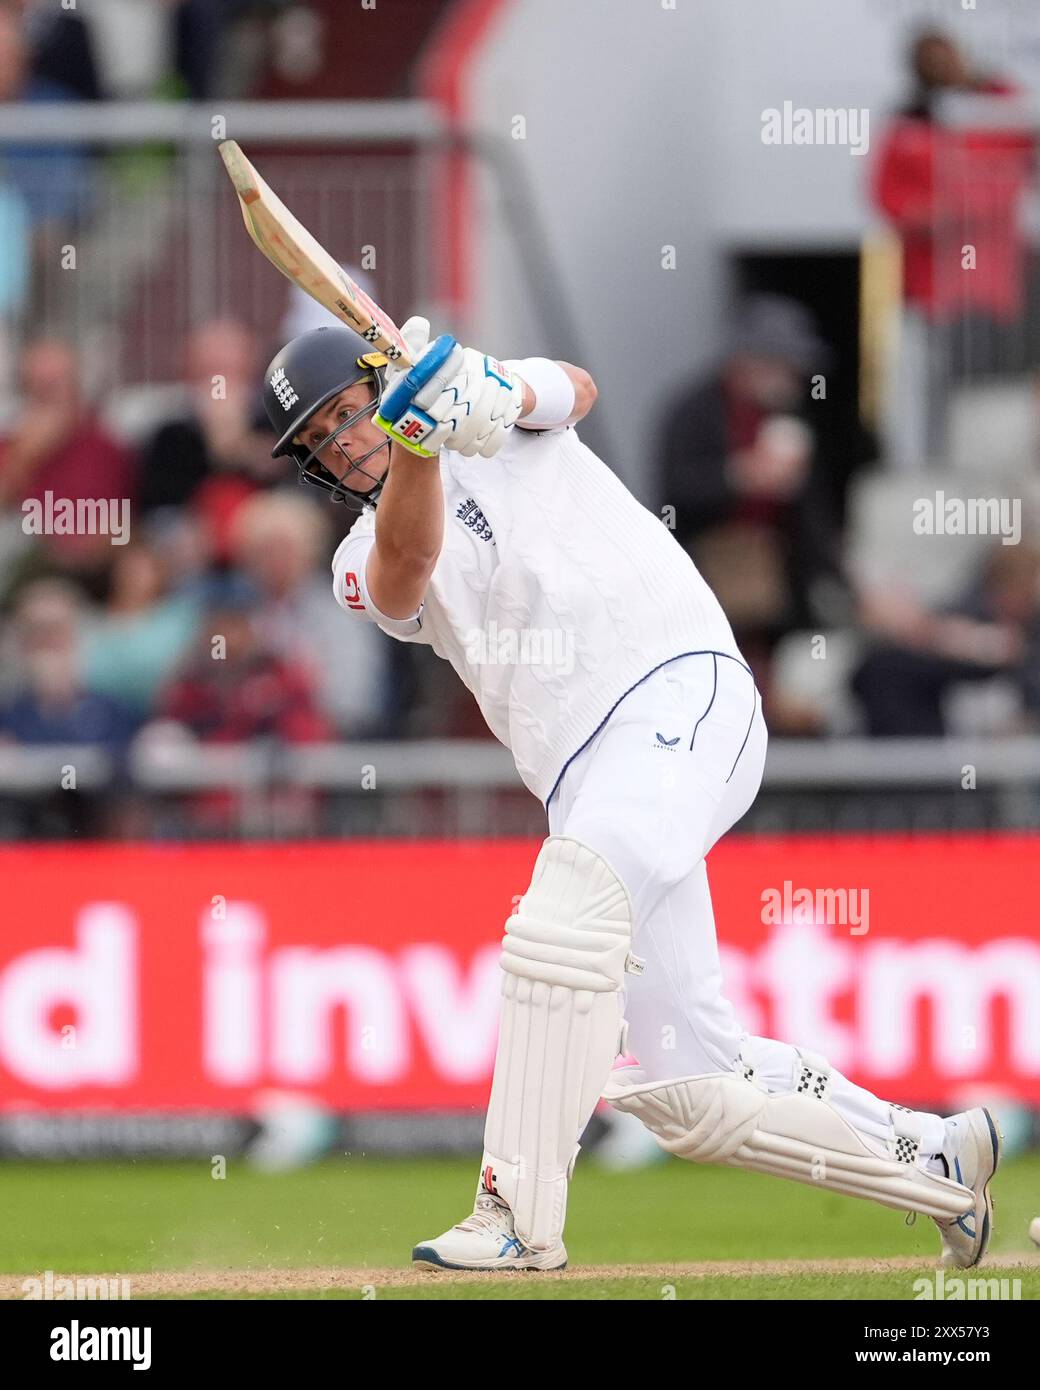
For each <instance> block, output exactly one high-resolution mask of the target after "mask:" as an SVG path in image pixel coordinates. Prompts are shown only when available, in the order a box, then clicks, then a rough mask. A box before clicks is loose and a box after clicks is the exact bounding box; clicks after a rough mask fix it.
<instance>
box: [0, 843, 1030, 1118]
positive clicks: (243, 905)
mask: <svg viewBox="0 0 1040 1390" xmlns="http://www.w3.org/2000/svg"><path fill="white" fill-rule="evenodd" d="M537 848H538V846H537V844H536V843H534V842H530V841H470V842H461V843H460V842H457V841H453V842H446V843H443V844H441V843H431V842H428V841H427V842H422V843H413V842H401V841H396V842H380V843H366V842H360V841H349V842H346V843H342V844H320V845H301V846H286V845H269V846H268V845H265V846H239V845H220V846H188V847H184V846H178V847H170V848H160V847H152V846H122V847H115V846H113V847H106V846H71V847H70V846H55V847H44V846H39V847H32V848H26V849H6V850H3V851H0V874H2V880H3V885H4V894H3V919H2V926H0V1108H2V1109H5V1110H7V1111H12V1110H24V1109H38V1108H40V1107H44V1108H46V1109H50V1110H55V1109H66V1110H73V1109H88V1108H90V1109H93V1108H99V1107H101V1108H106V1109H108V1108H117V1109H124V1110H150V1111H156V1110H188V1109H190V1110H193V1111H199V1110H220V1111H240V1112H241V1111H245V1110H248V1109H249V1108H250V1107H251V1104H252V1101H253V1098H254V1097H255V1096H256V1094H257V1093H258V1092H259V1091H262V1090H265V1089H279V1090H295V1091H299V1092H300V1093H301V1094H304V1095H309V1096H313V1097H314V1098H315V1099H318V1100H320V1101H322V1102H323V1103H325V1104H327V1105H329V1106H331V1107H334V1108H336V1109H340V1110H355V1109H364V1110H373V1109H381V1108H384V1109H394V1110H414V1109H458V1108H462V1107H467V1106H474V1105H475V1106H481V1105H483V1103H484V1101H485V1099H486V1096H487V1091H488V1085H489V1081H490V1070H491V1064H492V1060H493V1057H494V1047H495V1036H496V1026H497V1003H498V985H499V976H498V965H497V955H498V943H499V941H500V938H501V929H502V925H503V923H504V921H505V919H506V917H507V915H508V914H509V912H510V911H511V910H512V908H513V905H514V903H515V900H516V898H517V897H518V896H519V895H520V894H521V893H522V892H523V891H524V889H525V887H526V886H527V882H528V879H529V876H530V871H531V867H532V865H533V862H534V858H535V854H536V853H537ZM1038 853H1040V838H1038V837H1029V836H1001V837H983V836H977V837H975V836H972V837H965V836H961V837H957V838H947V837H940V836H919V837H915V838H903V837H870V838H864V837H828V838H815V837H813V838H783V839H746V840H740V839H734V840H731V841H729V842H724V843H723V844H722V845H720V846H718V847H717V848H716V849H715V850H714V851H713V853H712V855H711V858H710V860H709V874H710V878H711V883H712V891H713V896H714V900H715V909H716V918H717V921H718V926H719V937H720V943H721V954H722V961H723V970H724V975H725V982H726V993H727V994H728V996H729V998H730V999H731V1000H732V1001H733V1003H734V1005H735V1006H736V1008H737V1010H738V1013H739V1014H740V1015H741V1017H742V1018H743V1019H744V1022H745V1025H746V1026H747V1028H748V1029H749V1031H751V1032H752V1033H756V1034H760V1035H765V1036H769V1037H778V1038H783V1039H785V1040H788V1041H791V1042H796V1043H800V1044H802V1045H803V1046H805V1047H808V1048H811V1049H812V1050H814V1051H816V1052H819V1053H823V1054H824V1055H825V1056H827V1057H829V1058H830V1060H831V1062H832V1063H833V1064H834V1065H835V1066H837V1067H839V1068H840V1069H841V1070H843V1071H844V1072H846V1074H848V1075H849V1076H851V1077H852V1078H853V1079H854V1080H856V1081H858V1082H859V1083H860V1084H862V1085H865V1086H868V1087H870V1088H871V1089H873V1090H875V1091H877V1092H878V1094H880V1095H882V1096H884V1097H885V1098H886V1099H890V1100H897V1101H901V1102H903V1103H907V1102H913V1101H924V1100H930V1101H934V1102H937V1103H938V1102H944V1101H950V1102H953V1101H955V1100H956V1099H957V1098H958V1097H960V1096H963V1095H964V1094H965V1093H966V1092H967V1091H968V1090H969V1089H971V1088H973V1087H979V1086H983V1087H990V1088H992V1089H993V1091H994V1092H997V1091H999V1092H1001V1093H1003V1094H1010V1095H1014V1096H1016V1097H1018V1098H1019V1099H1021V1100H1026V1101H1029V1102H1033V1103H1040V926H1038V921H1037V908H1036V886H1037V882H1038V873H1037V859H1038Z"/></svg>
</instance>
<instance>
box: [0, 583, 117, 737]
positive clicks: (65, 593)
mask: <svg viewBox="0 0 1040 1390" xmlns="http://www.w3.org/2000/svg"><path fill="white" fill-rule="evenodd" d="M80 620H81V602H80V599H79V596H78V595H77V593H76V590H75V589H74V588H73V587H72V586H71V585H69V584H67V583H65V582H64V581H63V580H57V579H45V580H38V581H36V582H35V583H33V584H29V585H27V586H26V587H25V589H23V591H22V593H21V594H20V596H19V599H18V602H17V606H16V608H15V611H14V615H13V618H12V626H13V633H14V638H15V645H16V650H17V656H18V664H19V677H20V679H19V686H20V688H19V689H18V691H17V693H16V694H15V695H14V696H13V698H12V699H10V700H9V701H8V702H7V704H6V705H5V706H4V707H3V708H2V709H0V737H5V738H8V739H11V740H13V741H15V742H17V743H24V744H91V745H94V746H97V747H100V748H103V749H105V750H106V751H107V752H109V753H113V754H120V753H121V752H122V751H123V750H124V748H125V746H126V744H127V742H128V741H129V739H130V737H131V735H132V734H133V733H134V731H135V729H136V727H137V723H138V720H137V719H136V718H135V716H134V715H133V714H132V712H131V711H130V710H128V709H127V708H126V706H125V705H123V704H121V703H120V702H119V701H118V700H114V699H112V698H111V697H110V696H108V695H104V694H99V693H97V692H94V691H89V690H88V689H87V688H86V686H85V683H84V680H83V672H82V663H81V660H80V648H79V629H80Z"/></svg>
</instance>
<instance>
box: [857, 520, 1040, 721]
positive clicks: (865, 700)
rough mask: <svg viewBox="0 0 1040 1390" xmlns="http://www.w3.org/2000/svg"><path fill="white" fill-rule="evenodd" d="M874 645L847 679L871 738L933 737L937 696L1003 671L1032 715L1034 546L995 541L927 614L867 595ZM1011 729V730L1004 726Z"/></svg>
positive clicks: (1037, 568)
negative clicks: (960, 586)
mask: <svg viewBox="0 0 1040 1390" xmlns="http://www.w3.org/2000/svg"><path fill="white" fill-rule="evenodd" d="M864 618H865V620H866V622H867V624H868V628H872V629H873V632H874V634H875V646H874V649H873V650H872V651H871V652H870V653H869V654H868V655H867V657H866V658H865V660H864V661H863V663H862V664H861V666H860V667H859V669H858V670H857V671H856V672H855V674H854V676H853V679H852V688H853V690H854V692H855V694H856V695H857V696H858V697H859V700H860V702H861V704H862V706H863V711H864V714H865V716H866V721H867V730H868V732H869V733H870V734H871V735H873V736H875V737H879V738H882V737H897V736H900V735H904V736H917V737H939V736H940V735H942V734H944V733H946V732H947V728H946V720H945V714H944V701H945V699H946V696H947V695H948V693H949V692H950V690H951V689H952V688H953V687H954V686H956V685H957V684H959V683H961V682H978V681H985V680H991V679H992V678H993V677H995V676H1004V677H1006V678H1007V679H1008V680H1009V681H1010V682H1011V683H1012V684H1013V685H1014V687H1015V688H1016V690H1017V691H1018V693H1019V696H1020V698H1021V707H1022V713H1023V716H1024V719H1028V720H1029V721H1030V722H1031V723H1032V724H1033V726H1034V727H1035V726H1036V723H1037V718H1038V716H1040V551H1037V550H1035V549H1034V548H1033V547H1032V546H1029V545H1024V544H1022V545H1017V546H1003V545H996V546H995V547H994V549H993V550H992V552H991V553H990V556H989V559H988V561H987V564H986V566H985V568H984V570H983V572H982V574H981V575H980V577H979V578H978V580H977V581H976V582H975V583H974V584H973V585H972V587H971V588H970V589H969V591H968V592H967V593H966V594H964V595H963V596H962V598H961V599H960V600H959V601H958V602H957V603H954V604H951V605H950V607H948V608H946V609H944V610H942V611H941V612H939V613H929V612H927V611H926V610H924V609H921V608H919V607H917V606H916V605H914V604H912V603H908V602H902V603H899V604H895V603H893V602H891V600H890V599H889V598H887V597H884V598H880V599H877V600H873V599H868V601H867V602H866V604H865V611H864ZM1012 732H1014V731H1012Z"/></svg>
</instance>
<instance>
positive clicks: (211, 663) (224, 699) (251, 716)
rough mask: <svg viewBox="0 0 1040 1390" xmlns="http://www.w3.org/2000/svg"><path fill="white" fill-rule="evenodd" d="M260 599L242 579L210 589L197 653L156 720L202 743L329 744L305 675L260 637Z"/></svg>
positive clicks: (230, 578) (229, 578)
mask: <svg viewBox="0 0 1040 1390" xmlns="http://www.w3.org/2000/svg"><path fill="white" fill-rule="evenodd" d="M261 602H262V599H261V595H260V593H259V591H258V590H257V589H256V588H255V586H254V585H253V584H252V583H250V582H249V581H248V580H246V579H244V578H243V577H242V576H240V575H225V576H220V577H218V578H216V579H215V580H214V581H213V584H212V586H211V590H210V594H209V599H208V602H207V604H206V611H205V614H204V616H203V619H202V624H201V631H200V634H199V638H198V641H197V643H196V653H195V655H194V656H193V657H191V658H190V659H189V661H188V663H187V665H186V667H185V668H184V669H183V670H182V672H181V673H180V674H179V675H177V676H175V677H174V678H173V680H172V681H171V682H170V684H169V685H168V686H167V687H166V689H165V690H164V691H163V692H162V693H161V695H160V698H159V705H158V712H159V715H160V717H162V718H165V719H170V720H174V721H175V722H176V723H178V724H182V725H183V726H184V727H185V728H186V729H188V730H190V731H191V733H193V734H194V735H195V737H196V738H198V739H201V740H202V741H203V742H206V743H233V742H236V741H238V740H242V739H255V738H265V737H266V738H276V739H280V740H283V741H284V742H287V743H309V742H314V741H320V740H322V739H327V738H330V737H331V736H332V730H331V728H330V727H329V725H328V723H327V722H326V720H325V719H323V717H322V715H321V713H320V711H319V709H318V707H317V702H316V699H315V692H314V685H313V682H312V681H311V679H310V676H309V674H308V672H307V671H306V670H304V669H303V668H302V667H300V666H299V665H297V664H294V663H293V662H291V661H287V660H285V659H283V658H282V657H281V656H279V655H278V654H277V653H276V652H275V651H273V650H272V649H271V647H270V646H269V645H268V644H267V643H266V642H265V641H264V639H263V637H262V636H261V634H260V631H259V626H260V625H259V622H258V617H259V609H260V605H261Z"/></svg>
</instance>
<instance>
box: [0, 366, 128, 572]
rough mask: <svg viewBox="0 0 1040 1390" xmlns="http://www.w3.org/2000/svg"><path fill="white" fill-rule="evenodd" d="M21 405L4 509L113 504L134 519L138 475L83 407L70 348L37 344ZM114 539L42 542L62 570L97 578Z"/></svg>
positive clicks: (1, 474) (3, 458)
mask: <svg viewBox="0 0 1040 1390" xmlns="http://www.w3.org/2000/svg"><path fill="white" fill-rule="evenodd" d="M20 388H21V396H22V403H21V409H20V411H19V413H18V415H17V416H16V418H15V420H14V422H13V424H12V426H11V429H10V431H9V433H8V435H7V437H6V438H5V439H3V440H0V508H12V509H13V510H15V511H18V510H20V509H21V508H22V506H23V503H25V502H26V501H28V500H30V499H31V500H34V501H37V502H41V503H43V502H44V501H45V497H46V494H47V493H48V492H49V493H50V494H51V495H52V498H53V499H68V500H69V501H71V502H76V501H78V500H84V499H106V500H109V501H111V502H113V503H117V504H119V505H120V507H121V512H120V514H121V515H124V516H125V515H128V514H129V504H130V501H131V498H132V491H131V488H132V482H133V467H132V462H131V460H130V458H129V457H128V455H127V453H126V451H125V450H124V449H123V448H122V446H121V445H119V444H117V443H116V441H115V440H114V439H113V438H112V436H111V435H110V434H109V433H108V431H107V430H106V429H105V428H104V426H102V425H101V424H100V423H99V421H98V419H97V418H96V416H95V414H94V412H93V410H92V409H91V407H90V404H89V403H88V402H87V401H86V400H85V399H84V395H83V388H82V381H81V378H80V370H79V362H78V359H77V354H76V350H75V349H74V348H73V347H72V345H71V344H69V343H66V342H62V341H60V340H57V339H46V340H42V341H39V342H36V343H32V344H30V345H29V346H28V347H27V348H26V349H25V351H24V353H23V354H22V360H21V367H20ZM111 542H112V536H111V535H110V534H105V533H102V532H100V531H98V532H97V533H96V534H94V535H91V534H89V533H87V532H82V531H81V532H79V533H76V534H72V535H58V534H55V535H48V536H46V538H45V540H44V541H43V542H42V544H43V545H44V548H45V549H46V551H47V552H48V554H49V555H50V556H51V558H52V560H53V561H55V562H56V563H58V564H59V565H60V566H61V567H62V568H65V569H73V570H77V571H81V572H87V573H90V572H96V571H98V570H103V569H105V568H107V566H108V564H109V563H110V561H111Z"/></svg>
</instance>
